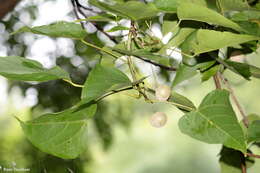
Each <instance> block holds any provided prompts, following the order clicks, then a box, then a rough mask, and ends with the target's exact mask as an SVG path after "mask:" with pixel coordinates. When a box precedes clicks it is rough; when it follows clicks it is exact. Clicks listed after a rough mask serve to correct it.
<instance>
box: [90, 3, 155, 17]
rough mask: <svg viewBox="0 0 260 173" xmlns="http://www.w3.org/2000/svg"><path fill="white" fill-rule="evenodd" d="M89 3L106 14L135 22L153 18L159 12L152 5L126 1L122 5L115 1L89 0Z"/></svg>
mask: <svg viewBox="0 0 260 173" xmlns="http://www.w3.org/2000/svg"><path fill="white" fill-rule="evenodd" d="M89 3H90V4H92V5H94V6H96V7H98V8H100V9H101V10H104V11H106V12H107V11H108V12H111V13H114V14H116V15H118V16H121V17H123V18H128V19H131V20H135V21H136V20H140V19H146V18H151V17H154V16H156V15H157V13H158V12H159V11H158V10H157V9H156V7H155V6H154V5H153V4H152V3H148V4H145V3H142V2H139V1H128V2H125V3H123V2H115V1H110V2H107V1H103V2H101V1H99V0H89Z"/></svg>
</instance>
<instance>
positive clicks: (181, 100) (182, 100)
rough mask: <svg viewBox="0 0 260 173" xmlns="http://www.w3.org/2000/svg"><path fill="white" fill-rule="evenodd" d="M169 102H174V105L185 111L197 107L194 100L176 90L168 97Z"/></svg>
mask: <svg viewBox="0 0 260 173" xmlns="http://www.w3.org/2000/svg"><path fill="white" fill-rule="evenodd" d="M168 102H172V103H174V105H175V106H176V107H177V108H178V109H180V110H181V111H183V112H185V113H186V112H190V111H192V110H195V109H196V107H195V106H194V104H193V103H192V101H190V100H189V99H188V98H187V97H185V96H183V95H181V94H179V93H177V92H175V91H172V93H171V96H170V98H169V99H168Z"/></svg>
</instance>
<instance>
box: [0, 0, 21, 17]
mask: <svg viewBox="0 0 260 173" xmlns="http://www.w3.org/2000/svg"><path fill="white" fill-rule="evenodd" d="M19 1H20V0H0V19H2V18H3V17H4V16H5V15H6V14H7V13H8V12H10V11H12V10H13V9H14V7H15V6H16V5H17V4H18V2H19Z"/></svg>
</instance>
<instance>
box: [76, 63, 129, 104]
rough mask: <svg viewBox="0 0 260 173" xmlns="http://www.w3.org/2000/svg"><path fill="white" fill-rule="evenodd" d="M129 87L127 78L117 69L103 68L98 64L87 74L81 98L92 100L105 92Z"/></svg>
mask: <svg viewBox="0 0 260 173" xmlns="http://www.w3.org/2000/svg"><path fill="white" fill-rule="evenodd" d="M131 85H132V83H131V81H130V80H129V78H128V77H127V76H126V75H125V74H124V73H123V72H121V71H120V70H118V69H117V68H114V67H103V66H101V65H99V64H98V65H96V67H95V68H94V69H92V70H91V72H90V73H89V76H88V78H87V80H86V82H85V84H84V88H83V90H82V95H81V98H82V99H83V100H86V99H87V100H94V99H96V98H98V97H100V96H102V95H104V94H105V93H107V92H110V91H113V90H116V89H119V88H122V87H126V86H131Z"/></svg>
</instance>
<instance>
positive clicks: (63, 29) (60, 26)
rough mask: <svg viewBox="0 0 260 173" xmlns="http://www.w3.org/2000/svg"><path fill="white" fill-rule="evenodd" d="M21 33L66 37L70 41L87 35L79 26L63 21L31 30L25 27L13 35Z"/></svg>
mask: <svg viewBox="0 0 260 173" xmlns="http://www.w3.org/2000/svg"><path fill="white" fill-rule="evenodd" d="M21 32H32V33H34V34H40V35H47V36H50V37H66V38H72V39H82V38H84V37H85V36H86V35H87V32H86V31H85V30H84V29H82V27H81V25H80V24H76V23H72V22H63V21H61V22H57V23H52V24H50V25H42V26H35V27H32V28H30V27H28V26H25V27H22V28H20V29H19V30H17V31H15V32H14V33H13V34H16V33H21Z"/></svg>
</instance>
